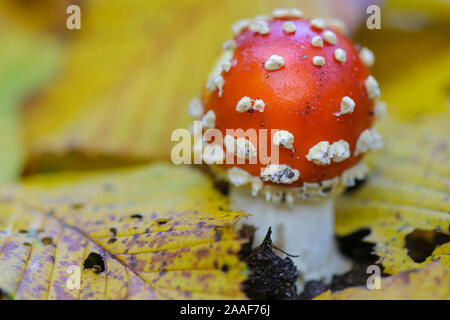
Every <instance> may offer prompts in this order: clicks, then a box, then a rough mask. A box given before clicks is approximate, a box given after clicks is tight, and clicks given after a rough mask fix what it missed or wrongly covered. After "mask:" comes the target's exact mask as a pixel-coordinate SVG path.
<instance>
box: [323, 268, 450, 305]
mask: <svg viewBox="0 0 450 320" xmlns="http://www.w3.org/2000/svg"><path fill="white" fill-rule="evenodd" d="M316 300H450V269H449V268H445V267H443V266H442V265H441V264H440V263H439V262H438V261H435V262H433V263H430V264H429V265H427V266H426V267H424V268H422V269H419V270H411V271H405V272H401V273H399V274H396V275H395V276H391V277H388V278H382V279H381V287H380V289H373V290H369V289H367V288H349V289H345V290H342V291H339V292H336V293H331V291H327V292H325V293H323V294H321V295H320V296H318V297H317V298H316Z"/></svg>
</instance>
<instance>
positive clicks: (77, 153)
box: [0, 0, 450, 183]
mask: <svg viewBox="0 0 450 320" xmlns="http://www.w3.org/2000/svg"><path fill="white" fill-rule="evenodd" d="M373 3H379V1H361V0H341V1H335V0H320V1H316V0H314V1H313V0H296V1H293V0H292V1H275V0H246V1H242V0H221V1H215V0H214V1H213V0H210V1H207V0H171V1H166V0H132V1H120V0H112V1H96V0H84V1H75V0H74V1H66V0H64V1H63V0H27V1H25V0H20V1H19V0H0V41H1V47H0V48H1V50H0V182H1V183H4V182H10V181H13V180H15V179H17V178H18V177H20V176H21V175H23V174H34V173H37V172H47V171H55V170H64V169H69V168H70V169H95V168H107V167H116V166H123V165H127V164H135V163H142V162H147V161H152V160H155V159H168V157H169V154H170V152H169V151H170V148H171V145H170V141H169V137H170V133H171V131H172V130H173V129H174V128H179V127H187V126H188V124H189V121H190V120H189V117H188V115H187V113H186V105H187V103H188V102H189V100H190V99H191V98H192V97H193V96H194V95H195V94H196V93H197V92H198V90H199V89H200V87H201V85H202V83H203V81H204V79H205V78H206V76H207V74H208V71H209V68H210V66H211V64H212V61H213V59H214V56H215V55H216V54H217V52H218V51H219V48H220V46H221V43H222V42H223V41H224V40H226V39H227V38H229V37H231V31H230V26H231V25H232V23H233V22H235V21H236V20H239V19H242V18H246V17H254V16H256V15H259V14H267V13H270V12H271V11H272V10H273V9H274V8H277V7H297V8H299V9H302V10H303V11H304V12H305V16H307V17H317V16H320V17H325V18H339V19H342V20H344V21H345V22H346V23H347V24H348V26H349V28H350V30H351V36H352V37H353V38H354V40H355V42H356V43H359V44H361V45H363V46H367V47H369V48H370V49H372V50H373V51H374V53H375V56H376V63H375V66H374V69H373V73H374V75H375V76H376V78H377V79H378V80H379V82H380V85H381V89H382V99H383V100H385V101H387V103H388V106H389V112H390V116H389V117H391V119H395V120H396V121H406V122H410V123H420V122H421V121H422V117H423V116H424V115H427V114H430V113H434V114H437V113H445V114H447V115H448V113H449V109H450V2H449V1H445V0H391V1H384V2H383V4H382V16H381V17H382V21H381V23H382V29H381V30H368V29H367V28H366V27H365V19H366V18H367V16H368V15H367V14H366V12H365V9H366V8H367V6H368V5H369V4H373ZM70 4H78V5H79V6H80V8H81V30H71V31H70V30H67V29H66V19H67V17H68V14H66V8H67V6H68V5H70Z"/></svg>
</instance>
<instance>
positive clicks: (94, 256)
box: [83, 252, 105, 274]
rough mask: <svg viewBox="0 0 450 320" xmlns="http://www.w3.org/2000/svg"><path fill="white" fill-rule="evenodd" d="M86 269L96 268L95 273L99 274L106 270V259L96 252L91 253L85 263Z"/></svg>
mask: <svg viewBox="0 0 450 320" xmlns="http://www.w3.org/2000/svg"><path fill="white" fill-rule="evenodd" d="M83 267H84V269H94V273H96V274H99V273H102V272H103V271H105V261H103V257H102V256H101V255H99V254H98V253H96V252H91V253H89V255H88V257H87V258H86V260H84V264H83Z"/></svg>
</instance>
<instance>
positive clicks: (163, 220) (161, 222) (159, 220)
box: [156, 218, 169, 226]
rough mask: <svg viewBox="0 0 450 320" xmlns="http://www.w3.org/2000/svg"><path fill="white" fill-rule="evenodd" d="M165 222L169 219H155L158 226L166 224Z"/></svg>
mask: <svg viewBox="0 0 450 320" xmlns="http://www.w3.org/2000/svg"><path fill="white" fill-rule="evenodd" d="M167 222H169V219H166V218H159V219H158V220H156V223H157V224H158V226H162V225H164V224H166V223H167Z"/></svg>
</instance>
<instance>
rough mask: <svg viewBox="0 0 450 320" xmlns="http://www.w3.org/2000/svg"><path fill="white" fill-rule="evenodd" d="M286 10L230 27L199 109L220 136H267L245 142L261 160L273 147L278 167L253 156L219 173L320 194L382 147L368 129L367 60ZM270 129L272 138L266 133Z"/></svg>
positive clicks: (345, 181) (356, 174)
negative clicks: (252, 132)
mask: <svg viewBox="0 0 450 320" xmlns="http://www.w3.org/2000/svg"><path fill="white" fill-rule="evenodd" d="M285 12H286V14H285V16H282V15H281V14H279V13H277V14H276V15H275V16H276V17H272V18H256V19H255V20H253V21H248V20H244V21H241V22H239V23H238V24H237V25H235V27H234V31H235V32H236V33H237V34H236V37H235V39H234V40H229V41H228V42H226V43H225V44H224V50H225V53H224V55H223V56H222V58H221V59H220V60H219V63H218V66H217V67H216V68H215V71H214V72H213V74H212V76H211V78H210V80H209V81H208V83H207V85H206V88H205V90H204V91H203V94H202V96H201V102H202V104H203V112H204V114H208V113H209V114H208V117H210V116H211V115H214V116H215V123H214V127H215V128H216V129H219V130H220V131H221V132H222V134H223V136H226V130H227V129H238V128H242V129H243V130H244V131H245V130H247V129H256V130H259V129H267V130H269V131H268V135H267V139H266V140H260V139H259V141H258V140H256V141H255V140H251V139H249V138H247V139H248V141H249V142H250V143H251V145H250V147H251V148H250V152H252V151H253V152H254V150H260V148H267V151H268V153H267V154H268V155H270V154H271V150H272V149H273V148H274V147H279V149H278V150H279V163H276V165H278V166H271V167H270V164H267V163H262V162H261V160H260V159H259V156H258V157H257V159H256V163H249V161H248V160H247V161H246V162H247V163H245V164H239V163H238V162H237V160H236V161H234V163H233V164H221V165H218V166H219V167H221V168H223V169H226V170H229V169H232V168H236V167H237V168H239V169H241V170H243V171H245V172H246V173H248V174H249V175H250V176H251V177H252V178H251V179H249V182H255V181H256V180H255V179H258V178H259V179H260V181H261V182H262V183H263V185H264V187H267V186H280V187H283V188H286V189H287V190H288V189H290V188H296V190H300V191H301V193H302V194H303V195H305V194H306V193H305V186H309V187H314V186H322V185H323V186H324V187H323V188H312V189H314V190H315V191H317V192H318V193H319V194H321V195H325V194H327V193H329V191H330V189H331V188H332V187H336V186H339V185H340V186H347V185H351V184H352V183H354V180H355V179H356V178H362V176H361V175H362V174H365V169H364V167H363V166H362V165H361V164H360V163H361V159H362V157H363V155H364V153H365V152H367V151H369V150H370V149H376V148H379V147H381V145H382V142H381V137H380V136H379V135H378V133H377V132H376V131H375V130H374V129H372V126H373V123H374V118H375V105H376V101H377V98H378V96H379V89H378V84H377V82H376V81H375V79H374V78H373V77H371V76H370V72H369V70H368V65H371V64H372V63H373V55H371V52H370V51H369V50H368V49H366V48H364V49H363V50H362V51H361V52H360V51H359V50H358V49H357V48H356V46H355V45H354V44H353V43H352V42H351V41H350V40H349V39H348V38H346V37H345V36H344V35H342V34H340V33H339V32H338V31H337V30H335V29H332V28H330V27H327V26H326V22H325V21H324V20H322V19H313V20H306V19H302V18H299V15H298V14H296V13H297V12H298V11H296V12H294V14H292V16H289V10H286V11H285ZM208 117H207V118H208ZM204 123H205V121H204ZM270 130H280V132H279V133H278V134H275V136H272V135H271V132H270ZM234 138H238V137H234ZM292 139H293V141H292ZM226 142H227V141H225V146H226ZM252 145H253V147H254V148H253V147H252ZM266 146H267V147H266ZM227 151H229V150H227ZM246 151H247V153H248V152H249V150H248V148H247V149H246ZM235 156H236V157H237V156H238V155H235ZM358 164H360V165H358ZM234 170H235V171H236V169H234ZM237 172H241V173H242V171H237ZM252 179H253V180H252ZM230 180H232V177H230ZM232 182H233V181H232ZM237 184H241V183H237ZM260 187H261V186H260ZM330 187H331V188H330ZM258 188H259V187H258Z"/></svg>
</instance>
